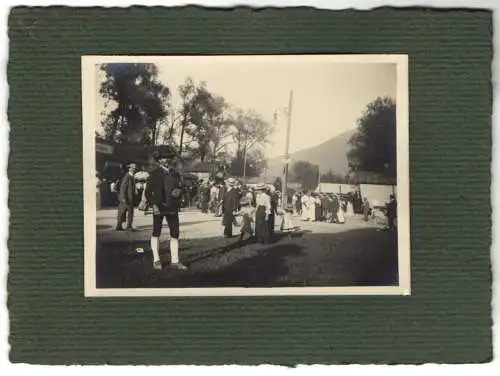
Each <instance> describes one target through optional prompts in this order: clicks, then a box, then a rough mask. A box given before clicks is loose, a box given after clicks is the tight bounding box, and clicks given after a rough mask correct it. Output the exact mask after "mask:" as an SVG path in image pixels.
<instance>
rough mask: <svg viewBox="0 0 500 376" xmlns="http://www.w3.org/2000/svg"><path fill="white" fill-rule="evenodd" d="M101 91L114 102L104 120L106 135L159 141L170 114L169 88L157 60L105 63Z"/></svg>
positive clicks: (102, 67) (127, 139)
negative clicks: (162, 123)
mask: <svg viewBox="0 0 500 376" xmlns="http://www.w3.org/2000/svg"><path fill="white" fill-rule="evenodd" d="M101 70H102V71H103V72H104V73H105V77H106V78H105V80H104V81H103V82H102V84H101V87H100V94H101V95H102V97H103V98H104V99H105V100H106V103H107V104H110V103H113V104H115V105H116V108H114V109H113V110H111V111H110V112H109V113H108V114H107V116H106V117H105V118H104V120H103V124H102V125H103V129H104V135H103V136H104V138H106V139H108V140H112V141H115V142H126V141H132V142H142V143H145V144H149V145H152V146H154V145H156V141H157V139H158V135H159V125H160V123H161V122H162V121H163V120H164V119H165V118H166V116H167V115H168V107H167V105H166V104H167V103H168V99H169V96H170V91H169V89H168V87H167V86H165V85H163V84H162V83H161V82H160V81H159V79H158V68H157V67H156V65H154V64H130V63H119V64H103V65H101Z"/></svg>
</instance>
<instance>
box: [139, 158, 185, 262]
mask: <svg viewBox="0 0 500 376" xmlns="http://www.w3.org/2000/svg"><path fill="white" fill-rule="evenodd" d="M153 157H154V160H155V161H156V163H157V167H156V168H155V169H154V170H153V171H151V174H150V175H149V178H148V181H147V183H146V191H145V192H146V194H145V196H146V200H147V202H148V205H150V206H152V207H153V234H152V236H151V250H152V252H153V267H154V268H155V269H157V270H161V269H162V263H161V261H160V254H159V248H160V235H161V230H162V225H163V220H164V219H165V220H166V221H167V224H168V228H169V232H170V258H171V266H172V267H173V268H175V269H179V270H185V269H187V268H186V266H185V265H183V264H182V263H180V262H179V234H180V231H179V210H180V206H181V197H182V180H181V176H180V174H179V173H178V172H177V171H175V169H174V168H173V166H172V165H173V160H174V157H175V154H174V153H173V152H170V153H166V152H164V153H160V152H156V153H155V154H154V156H153Z"/></svg>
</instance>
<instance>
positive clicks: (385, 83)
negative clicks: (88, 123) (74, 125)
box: [96, 58, 397, 157]
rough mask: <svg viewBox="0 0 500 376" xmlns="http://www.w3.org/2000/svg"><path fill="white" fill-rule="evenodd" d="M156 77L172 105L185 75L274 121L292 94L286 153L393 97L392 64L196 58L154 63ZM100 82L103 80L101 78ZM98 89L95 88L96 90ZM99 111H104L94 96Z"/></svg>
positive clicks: (275, 143)
mask: <svg viewBox="0 0 500 376" xmlns="http://www.w3.org/2000/svg"><path fill="white" fill-rule="evenodd" d="M155 63H156V65H157V66H158V68H159V71H160V73H159V79H160V80H161V82H162V83H163V84H165V85H167V86H168V87H169V88H170V89H171V91H172V104H173V105H174V106H177V105H178V104H179V95H178V87H179V85H181V84H182V83H184V81H185V79H186V78H187V77H189V76H190V77H192V78H193V80H194V81H195V82H200V81H205V82H206V83H207V85H208V88H209V90H210V91H212V92H213V93H215V94H218V95H221V96H223V97H224V98H225V99H226V100H227V101H228V102H229V103H231V104H232V105H235V106H238V107H241V108H246V109H254V110H256V111H258V112H259V113H260V114H261V115H262V116H263V117H264V118H265V119H267V120H269V121H270V122H271V121H272V118H273V113H274V111H275V110H276V109H283V108H285V107H286V106H287V105H288V98H289V93H290V90H293V107H292V130H291V137H290V152H294V151H297V150H300V149H304V148H307V147H310V146H314V145H317V144H320V143H322V142H324V141H326V140H328V139H329V138H332V137H334V136H336V135H338V134H340V133H342V132H345V131H347V130H350V129H354V128H355V127H356V119H357V118H358V117H359V116H360V115H361V114H362V112H363V110H364V108H365V107H366V105H367V104H368V103H369V102H370V101H372V100H374V99H375V98H376V97H377V96H386V95H387V96H391V97H392V98H394V99H396V79H397V71H396V65H395V64H383V63H359V64H353V63H335V62H325V61H320V62H314V61H311V62H307V63H304V61H300V62H297V61H295V62H294V61H293V60H290V61H289V62H285V61H283V60H280V61H276V60H274V61H273V60H272V59H268V60H267V61H262V60H260V61H252V60H251V59H248V60H246V61H243V62H242V61H241V60H239V61H234V60H233V61H231V60H221V59H219V60H217V61H208V62H207V60H206V59H205V60H197V59H189V58H187V59H186V58H185V59H177V60H172V61H169V60H163V61H162V62H155ZM101 79H102V77H101ZM96 90H97V91H98V88H96ZM96 97H97V112H98V113H100V112H101V111H102V110H103V109H104V107H105V106H104V100H103V99H102V98H101V97H100V95H99V94H98V92H97V93H96ZM285 135H286V118H285V116H284V114H283V115H282V116H281V117H279V119H278V124H277V126H276V131H275V133H274V134H273V136H272V138H271V141H272V142H271V144H270V145H268V147H267V148H266V149H265V153H266V156H267V157H274V156H278V155H283V153H284V149H285Z"/></svg>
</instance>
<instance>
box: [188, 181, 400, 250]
mask: <svg viewBox="0 0 500 376" xmlns="http://www.w3.org/2000/svg"><path fill="white" fill-rule="evenodd" d="M281 196H282V195H281V192H280V191H279V190H278V189H276V187H275V186H273V185H271V184H263V183H262V184H258V185H257V186H252V187H250V186H248V185H245V184H243V183H242V182H240V181H238V180H236V179H234V178H227V179H224V178H222V177H219V178H218V179H217V178H216V179H211V180H209V181H206V182H203V181H202V182H201V185H200V189H199V196H198V197H199V208H200V210H201V211H202V212H203V213H211V214H213V215H214V216H216V217H222V218H223V221H222V222H223V225H224V227H225V230H224V235H225V236H232V225H233V224H234V225H239V227H241V230H240V231H241V234H240V238H241V239H243V238H244V237H245V235H246V234H248V236H249V237H251V236H253V235H255V239H256V240H257V241H258V242H260V243H267V242H269V241H270V239H271V238H272V236H273V234H274V228H275V222H276V217H277V216H279V217H280V220H281V224H280V228H281V230H282V231H293V230H296V229H298V228H299V226H296V225H294V222H295V221H294V219H293V218H299V219H300V220H302V221H311V222H316V221H322V222H328V223H337V224H344V223H346V220H347V217H348V216H350V215H352V214H354V213H355V210H354V207H355V206H358V208H359V209H358V212H359V211H360V212H361V213H362V215H363V220H364V221H370V220H372V219H374V218H376V217H377V215H378V216H379V217H380V216H383V217H385V218H386V219H387V224H388V225H387V229H392V228H394V227H395V225H396V223H395V220H396V213H397V209H396V199H395V196H394V195H391V196H390V201H389V204H388V205H387V206H385V207H374V206H373V205H372V204H371V203H370V202H369V201H368V199H367V198H366V197H365V198H363V199H360V200H359V201H360V202H359V203H357V202H356V197H358V196H360V194H359V192H353V193H351V194H335V193H318V192H312V191H303V192H294V193H292V194H290V195H289V196H287V197H286V200H285V202H284V203H285V205H282V197H281ZM239 216H241V217H242V223H241V224H238V221H237V220H236V219H237V218H238V217H239Z"/></svg>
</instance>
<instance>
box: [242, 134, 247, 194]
mask: <svg viewBox="0 0 500 376" xmlns="http://www.w3.org/2000/svg"><path fill="white" fill-rule="evenodd" d="M243 182H244V183H245V184H246V182H247V146H246V142H245V149H244V150H243Z"/></svg>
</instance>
